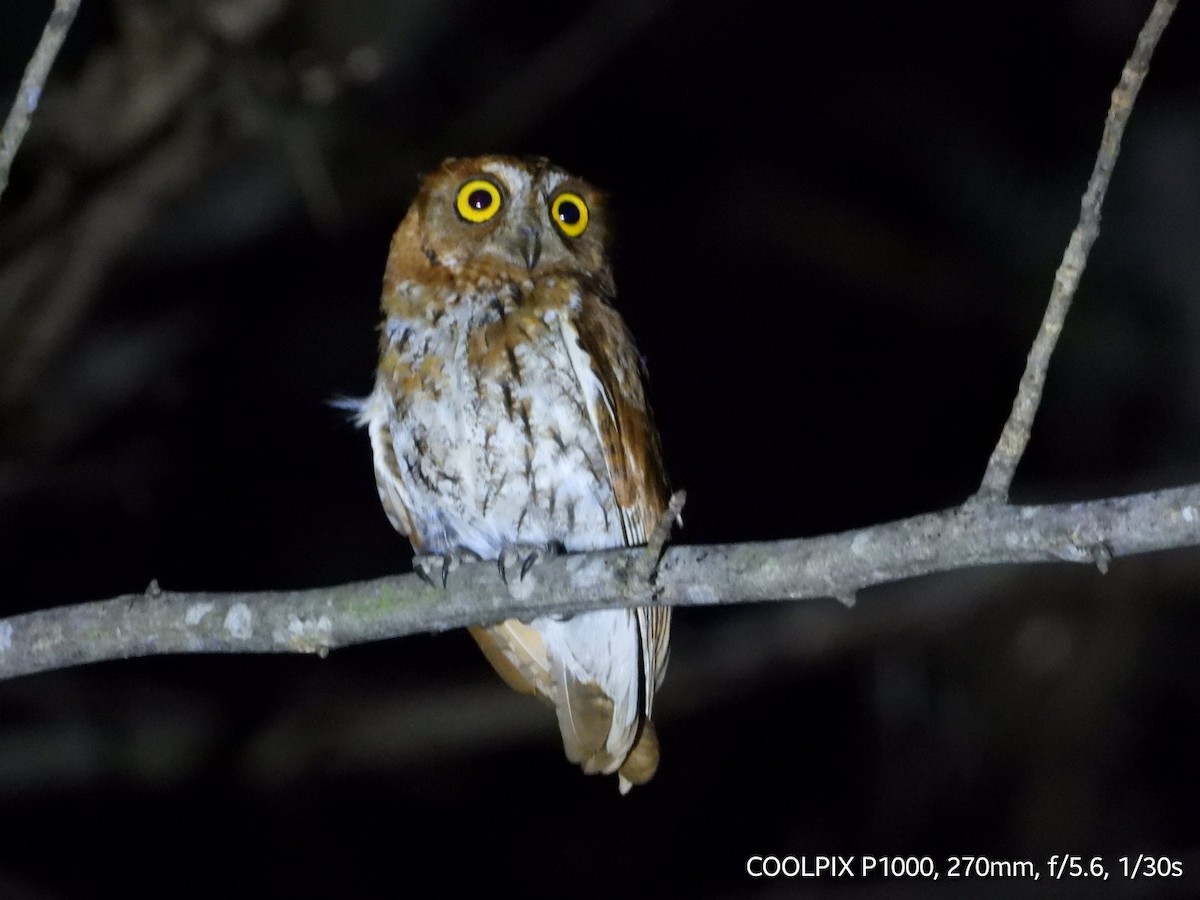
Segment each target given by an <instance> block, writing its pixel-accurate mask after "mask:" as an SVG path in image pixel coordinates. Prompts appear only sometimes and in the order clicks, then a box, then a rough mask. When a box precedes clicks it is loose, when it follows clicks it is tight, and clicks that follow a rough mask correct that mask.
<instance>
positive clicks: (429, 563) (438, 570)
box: [413, 553, 462, 590]
mask: <svg viewBox="0 0 1200 900" xmlns="http://www.w3.org/2000/svg"><path fill="white" fill-rule="evenodd" d="M461 564H462V560H461V559H460V558H459V557H457V556H453V555H450V554H447V555H445V556H442V555H440V554H437V553H430V554H424V553H418V554H417V555H416V556H414V557H413V571H414V572H415V573H416V575H417V577H418V578H420V579H421V580H422V581H424V582H425V583H426V584H427V585H429V586H430V587H440V588H441V589H442V590H445V589H446V582H447V581H448V580H449V578H450V573H451V572H453V571H454V570H455V569H457V568H458V567H459V566H460V565H461Z"/></svg>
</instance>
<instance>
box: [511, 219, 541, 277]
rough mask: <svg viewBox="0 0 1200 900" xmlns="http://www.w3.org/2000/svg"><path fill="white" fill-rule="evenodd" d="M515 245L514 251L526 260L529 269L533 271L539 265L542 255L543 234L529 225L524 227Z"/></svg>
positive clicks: (518, 234)
mask: <svg viewBox="0 0 1200 900" xmlns="http://www.w3.org/2000/svg"><path fill="white" fill-rule="evenodd" d="M514 244H515V246H514V248H513V249H514V250H516V251H517V253H518V254H519V255H520V257H521V259H523V260H525V265H526V267H527V268H529V269H532V268H533V267H534V266H536V265H537V262H538V258H539V257H541V255H542V233H541V232H540V231H538V230H537V229H536V228H532V227H530V226H529V225H522V226H521V230H520V231H519V232H518V233H517V239H516V241H515V242H514Z"/></svg>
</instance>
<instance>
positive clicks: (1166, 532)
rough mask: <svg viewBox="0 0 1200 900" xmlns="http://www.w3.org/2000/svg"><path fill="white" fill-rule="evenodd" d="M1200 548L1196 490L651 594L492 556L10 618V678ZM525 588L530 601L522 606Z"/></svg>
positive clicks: (614, 576) (665, 563)
mask: <svg viewBox="0 0 1200 900" xmlns="http://www.w3.org/2000/svg"><path fill="white" fill-rule="evenodd" d="M1198 545H1200V484H1194V485H1188V486H1186V487H1180V488H1173V489H1170V490H1164V491H1156V492H1153V493H1147V494H1136V495H1133V496H1129V497H1117V498H1111V499H1106V500H1094V501H1090V502H1087V503H1072V504H1062V505H1055V506H997V507H981V506H979V505H978V504H965V505H964V506H961V507H956V508H954V509H949V510H945V511H943V512H938V513H930V514H927V515H921V516H914V517H913V518H910V519H901V520H899V521H896V522H889V523H886V524H883V525H875V526H872V527H870V528H862V529H858V530H855V531H848V532H843V533H841V534H833V535H827V536H824V537H815V538H803V539H798V540H786V541H773V542H768V543H754V544H726V545H714V546H683V547H674V548H671V549H669V550H668V551H667V552H666V554H665V555H664V557H663V559H662V563H661V564H660V566H659V568H658V572H657V575H656V578H655V581H654V584H653V585H651V584H650V583H649V582H648V581H647V580H646V579H645V578H644V577H642V576H641V574H640V570H641V566H639V565H637V564H636V562H637V561H638V560H639V559H640V554H642V552H643V551H642V549H641V548H631V549H628V550H617V551H608V552H604V553H586V554H576V555H568V556H563V557H560V558H557V559H551V560H548V561H545V562H543V563H541V564H539V565H538V566H535V567H534V568H533V569H532V570H531V571H530V572H529V573H528V575H527V576H526V579H525V583H523V584H522V585H520V589H519V590H510V588H509V587H507V586H506V585H505V584H504V582H503V581H502V580H501V578H500V574H499V572H498V571H497V568H496V565H495V564H494V563H472V564H464V565H462V566H460V567H459V568H458V569H456V570H455V571H454V572H453V573H451V575H450V577H449V579H448V581H447V585H446V587H445V588H442V587H440V586H437V587H434V586H431V585H430V584H428V583H427V582H425V581H422V580H421V579H420V578H418V577H417V576H415V575H403V576H397V577H393V578H382V579H379V580H377V581H366V582H360V583H357V584H346V585H339V586H337V587H329V588H317V589H313V590H305V591H267V592H261V593H226V594H209V593H196V594H185V593H173V592H171V591H163V590H159V589H158V588H157V586H154V585H152V586H151V588H150V589H148V590H147V591H146V592H145V593H142V594H131V595H126V596H122V597H116V598H114V599H112V600H104V601H100V602H95V603H83V604H80V605H78V606H64V607H60V608H56V609H48V610H42V611H39V612H32V613H28V614H26V615H21V616H14V617H12V618H10V619H3V620H0V677H13V676H17V675H24V674H28V673H32V672H39V671H44V670H48V669H58V668H64V667H66V666H72V665H78V664H80V663H88V662H97V661H100V660H108V659H122V658H125V657H133V656H152V655H156V654H164V653H322V654H323V653H325V652H327V651H328V650H331V649H334V648H336V647H343V646H347V645H349V644H358V643H363V642H365V641H373V640H381V639H384V638H392V637H400V636H403V635H408V634H415V633H418V632H429V631H443V630H445V629H448V628H458V627H462V626H464V625H471V624H475V623H490V622H497V621H500V620H502V619H506V618H510V617H517V618H523V619H529V618H532V617H534V616H538V615H556V614H557V615H569V614H572V613H578V612H582V611H585V610H589V609H600V608H605V607H619V606H636V605H640V604H645V603H663V604H668V605H671V606H711V605H715V604H725V603H746V602H755V601H764V600H817V599H820V598H827V597H847V596H853V595H854V593H855V592H856V591H858V590H859V589H861V588H866V587H871V586H872V585H878V584H885V583H888V582H894V581H899V580H901V579H904V578H912V577H914V576H918V575H925V574H929V573H932V572H949V571H953V570H955V569H963V568H968V567H972V566H982V565H996V564H1001V563H1032V562H1055V561H1066V562H1081V563H1087V564H1094V565H1098V566H1100V567H1101V568H1105V567H1107V565H1108V563H1109V561H1110V560H1113V559H1118V558H1120V557H1124V556H1129V555H1132V554H1135V553H1147V552H1150V551H1154V550H1164V549H1168V548H1173V547H1191V546H1198ZM517 595H519V599H517Z"/></svg>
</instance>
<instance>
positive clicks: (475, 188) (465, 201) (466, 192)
mask: <svg viewBox="0 0 1200 900" xmlns="http://www.w3.org/2000/svg"><path fill="white" fill-rule="evenodd" d="M454 206H455V208H456V209H457V210H458V214H459V215H460V216H462V217H463V218H464V219H466V220H467V221H468V222H476V223H478V222H486V221H487V220H488V219H490V218H491V217H492V216H494V215H496V213H498V212H500V189H499V188H498V187H496V186H495V185H494V184H492V183H491V182H490V181H485V180H484V179H482V178H472V179H471V180H470V181H468V182H467V183H466V184H464V185H463V186H462V187H460V188H459V189H458V199H457V200H455V201H454Z"/></svg>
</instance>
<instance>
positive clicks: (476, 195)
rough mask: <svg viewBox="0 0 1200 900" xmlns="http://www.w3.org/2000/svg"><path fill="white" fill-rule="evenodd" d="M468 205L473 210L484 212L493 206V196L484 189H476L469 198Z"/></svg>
mask: <svg viewBox="0 0 1200 900" xmlns="http://www.w3.org/2000/svg"><path fill="white" fill-rule="evenodd" d="M467 205H468V206H469V207H471V209H473V210H476V211H478V212H482V211H483V210H485V209H487V208H488V207H489V206H491V205H492V195H491V194H490V193H488V192H487V191H485V190H484V189H483V188H476V189H475V190H473V191H471V194H470V196H468V197H467Z"/></svg>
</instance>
